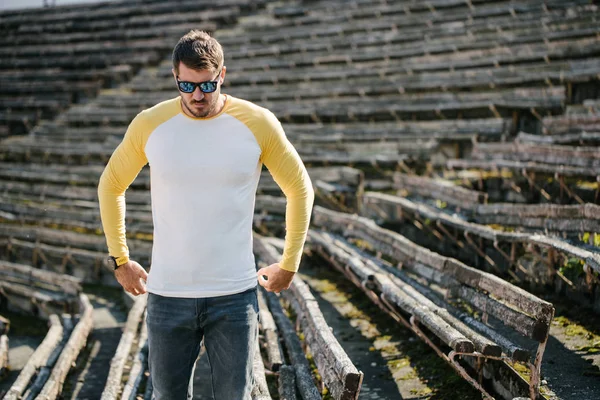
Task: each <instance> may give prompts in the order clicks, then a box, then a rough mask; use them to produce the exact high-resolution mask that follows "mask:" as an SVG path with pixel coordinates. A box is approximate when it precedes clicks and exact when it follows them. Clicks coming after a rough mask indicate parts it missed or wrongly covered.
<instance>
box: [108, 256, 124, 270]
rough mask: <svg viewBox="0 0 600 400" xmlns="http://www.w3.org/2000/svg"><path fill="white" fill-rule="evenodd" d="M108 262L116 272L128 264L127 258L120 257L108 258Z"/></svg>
mask: <svg viewBox="0 0 600 400" xmlns="http://www.w3.org/2000/svg"><path fill="white" fill-rule="evenodd" d="M108 262H109V263H110V265H111V266H112V267H113V269H114V270H115V271H116V270H117V269H118V268H119V267H120V266H121V265H123V264H127V263H128V262H129V257H127V256H121V257H114V256H108Z"/></svg>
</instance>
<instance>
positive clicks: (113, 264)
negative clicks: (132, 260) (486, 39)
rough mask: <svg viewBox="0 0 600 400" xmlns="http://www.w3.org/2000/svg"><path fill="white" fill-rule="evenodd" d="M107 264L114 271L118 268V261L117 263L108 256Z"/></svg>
mask: <svg viewBox="0 0 600 400" xmlns="http://www.w3.org/2000/svg"><path fill="white" fill-rule="evenodd" d="M106 262H107V263H108V265H109V266H110V267H111V268H113V269H115V268H117V261H116V260H115V259H114V258H113V257H111V256H108V257H107V258H106Z"/></svg>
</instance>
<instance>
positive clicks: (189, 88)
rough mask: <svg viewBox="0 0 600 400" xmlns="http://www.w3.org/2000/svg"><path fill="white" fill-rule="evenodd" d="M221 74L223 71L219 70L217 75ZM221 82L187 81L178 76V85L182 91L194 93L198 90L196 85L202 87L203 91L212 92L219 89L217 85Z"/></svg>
mask: <svg viewBox="0 0 600 400" xmlns="http://www.w3.org/2000/svg"><path fill="white" fill-rule="evenodd" d="M219 75H221V72H219V74H218V75H217V77H218V76H219ZM218 84H219V81H218V80H216V81H204V82H187V81H180V80H179V77H177V87H178V88H179V91H180V92H183V93H194V90H196V86H197V87H198V88H199V89H200V91H201V92H202V93H212V92H214V91H215V90H217V85H218Z"/></svg>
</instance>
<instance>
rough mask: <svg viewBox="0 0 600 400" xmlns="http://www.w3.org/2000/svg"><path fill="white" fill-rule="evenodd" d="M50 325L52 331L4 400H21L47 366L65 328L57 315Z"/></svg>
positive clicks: (53, 316)
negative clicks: (31, 382)
mask: <svg viewBox="0 0 600 400" xmlns="http://www.w3.org/2000/svg"><path fill="white" fill-rule="evenodd" d="M49 325H50V329H48V333H47V334H46V336H45V337H44V340H43V341H42V343H40V345H39V346H38V347H37V348H36V349H35V351H34V352H33V354H32V355H31V357H29V359H28V360H27V363H26V364H25V366H24V367H23V369H21V372H20V373H19V376H18V377H17V379H16V380H15V382H14V383H13V384H12V386H11V387H10V389H9V390H8V392H7V393H6V395H5V396H4V399H6V400H17V399H20V398H21V396H22V395H23V393H24V392H25V388H26V387H27V385H29V382H30V381H31V379H32V378H33V377H34V375H35V374H36V372H38V371H39V369H40V368H41V367H43V366H45V365H46V364H47V362H48V359H49V358H50V355H51V354H52V352H53V351H54V349H55V348H56V347H57V346H58V344H59V343H60V341H61V339H62V337H63V326H62V324H61V322H60V318H59V317H58V316H57V315H55V314H54V315H51V316H50V321H49Z"/></svg>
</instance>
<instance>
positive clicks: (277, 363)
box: [258, 291, 284, 372]
mask: <svg viewBox="0 0 600 400" xmlns="http://www.w3.org/2000/svg"><path fill="white" fill-rule="evenodd" d="M258 309H259V314H260V325H259V326H260V331H261V332H262V334H263V336H264V342H265V348H266V353H267V365H266V366H267V368H268V369H269V370H270V371H273V372H277V371H279V369H280V368H281V366H282V365H283V361H284V357H283V352H282V349H281V345H280V344H279V331H278V330H277V325H276V324H275V320H274V319H273V315H271V312H270V311H269V307H268V306H267V303H266V300H265V298H264V295H263V293H262V292H260V291H259V292H258Z"/></svg>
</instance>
